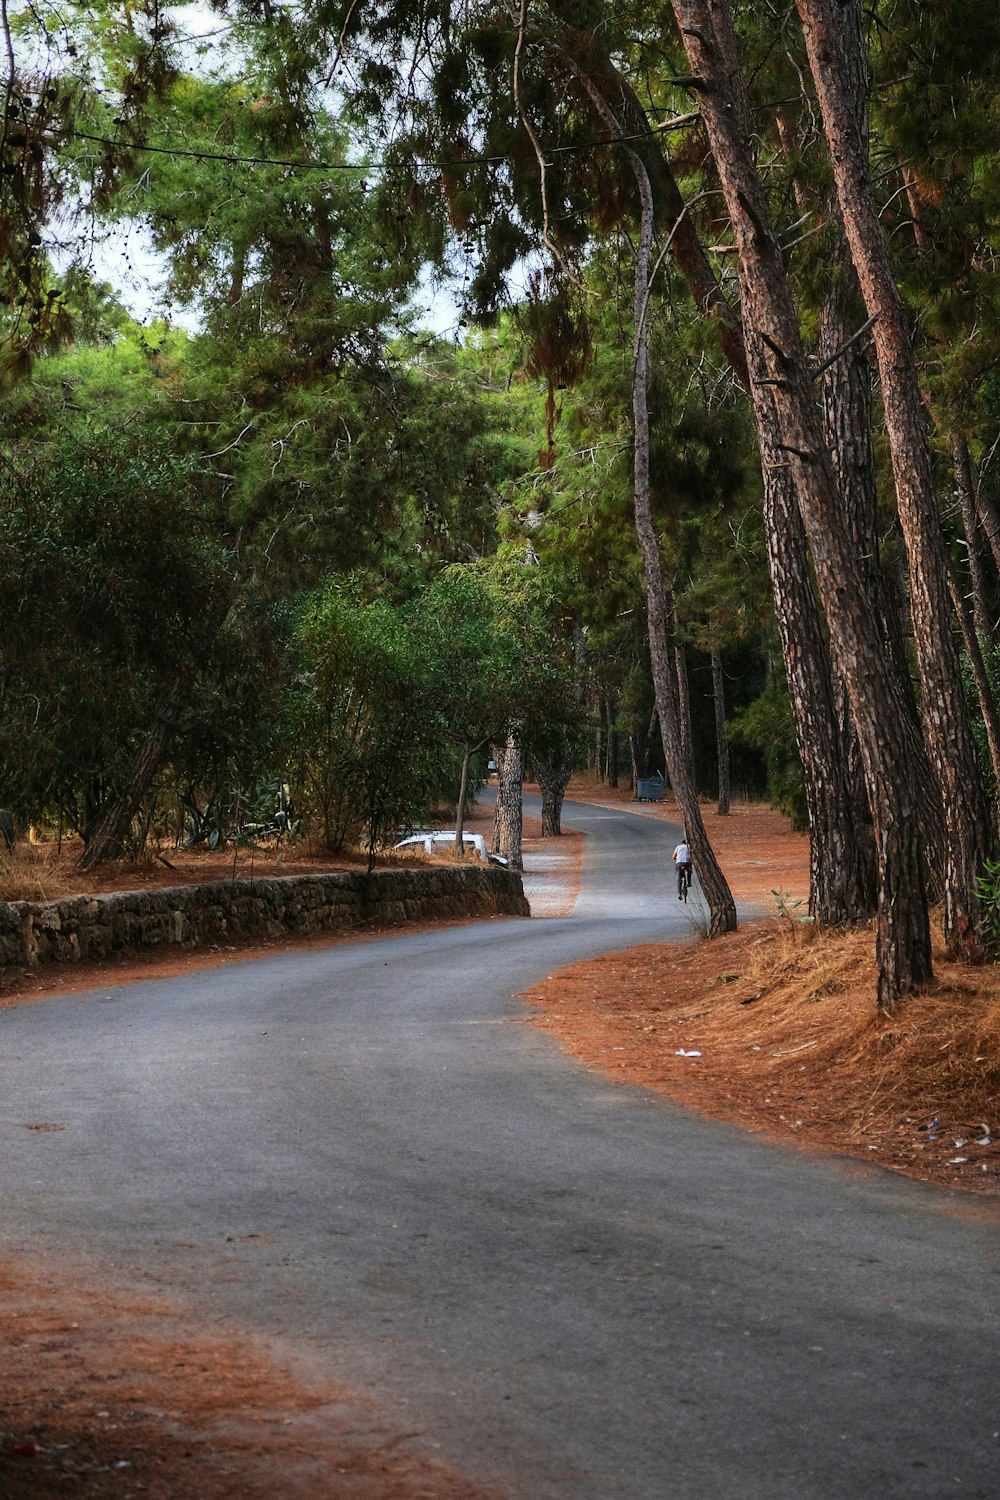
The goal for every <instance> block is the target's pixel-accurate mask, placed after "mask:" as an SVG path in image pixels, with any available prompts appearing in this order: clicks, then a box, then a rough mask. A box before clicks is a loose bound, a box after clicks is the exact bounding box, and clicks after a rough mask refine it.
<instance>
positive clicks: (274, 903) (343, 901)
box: [0, 865, 530, 976]
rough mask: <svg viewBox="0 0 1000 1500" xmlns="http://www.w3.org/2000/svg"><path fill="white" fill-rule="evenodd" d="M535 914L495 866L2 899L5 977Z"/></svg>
mask: <svg viewBox="0 0 1000 1500" xmlns="http://www.w3.org/2000/svg"><path fill="white" fill-rule="evenodd" d="M529 915H530V911H529V907H528V902H527V900H526V899H525V895H524V888H523V885H522V882H521V877H520V876H519V875H517V874H515V873H514V872H512V871H510V870H504V869H500V868H499V867H497V866H473V865H469V866H467V867H464V866H463V867H456V866H440V867H435V868H433V869H427V870H375V871H373V872H372V873H371V874H370V875H368V874H365V873H364V872H362V871H353V870H352V871H337V872H335V873H331V874H324V875H297V876H284V877H280V878H274V879H263V880H239V881H220V882H217V883H215V884H211V885H198V886H167V887H163V888H160V889H157V890H144V891H117V892H114V893H111V894H108V895H89V896H72V897H67V898H65V899H62V900H55V901H44V902H30V901H11V902H7V903H0V976H2V974H3V973H4V971H9V970H12V969H24V968H34V967H36V966H37V965H41V964H46V963H66V962H67V961H70V962H75V961H86V960H103V959H108V958H112V957H114V956H115V955H118V954H126V953H138V952H144V951H148V950H150V949H156V948H181V949H196V948H210V947H213V946H219V945H224V944H230V943H233V942H234V941H238V942H248V941H254V940H259V939H262V938H274V937H281V936H285V935H287V934H295V935H296V936H300V937H311V936H314V935H316V934H319V933H324V932H332V933H344V932H350V931H354V930H358V929H363V928H366V927H372V926H377V927H394V926H401V925H402V924H404V923H408V922H425V921H449V920H451V921H454V920H460V919H462V918H467V917H490V916H519V917H526V916H529Z"/></svg>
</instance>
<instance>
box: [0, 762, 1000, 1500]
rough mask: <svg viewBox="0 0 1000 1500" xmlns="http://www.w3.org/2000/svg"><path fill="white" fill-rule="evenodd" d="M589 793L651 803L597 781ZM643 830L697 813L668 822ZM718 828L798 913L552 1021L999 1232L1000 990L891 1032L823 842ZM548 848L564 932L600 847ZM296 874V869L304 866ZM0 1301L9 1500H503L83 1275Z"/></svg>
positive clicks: (260, 1348) (221, 957)
mask: <svg viewBox="0 0 1000 1500" xmlns="http://www.w3.org/2000/svg"><path fill="white" fill-rule="evenodd" d="M572 794H573V795H575V796H577V797H579V798H581V799H582V800H603V801H610V802H616V801H617V802H626V801H630V799H629V798H628V796H627V794H626V793H620V794H616V793H612V792H610V791H609V790H608V789H607V788H599V787H588V786H586V785H582V784H581V785H577V786H575V787H574V789H573V793H572ZM630 810H631V811H632V812H634V813H635V814H636V815H637V816H648V817H657V818H665V819H669V820H671V821H676V817H677V814H676V809H674V808H673V807H671V806H669V805H659V806H650V805H648V804H643V805H642V806H641V807H638V806H636V805H634V804H633V805H632V807H631V809H630ZM706 820H707V822H708V826H709V832H710V836H711V837H712V839H713V843H714V844H715V845H716V847H717V849H718V851H719V856H720V861H721V863H722V865H723V868H724V870H725V872H726V874H727V877H728V878H729V880H730V883H731V885H732V888H733V890H734V893H735V894H736V896H737V898H738V899H740V900H743V901H747V902H754V903H756V904H758V905H759V906H760V908H761V909H762V910H765V911H774V910H775V897H774V895H773V892H774V891H778V892H780V893H782V894H781V902H782V905H783V908H784V910H785V912H786V915H785V916H784V917H783V918H777V917H772V918H770V919H769V920H766V921H763V922H759V923H749V924H745V925H744V926H742V927H741V929H740V930H739V931H738V932H737V933H735V934H732V935H731V936H729V937H726V938H724V939H721V940H719V941H717V942H713V943H704V942H699V941H692V943H691V944H689V945H682V946H680V947H677V946H669V947H646V948H641V949H632V950H629V951H627V952H624V953H620V954H612V955H608V956H606V957H604V958H601V959H598V960H594V961H591V962H588V963H585V964H580V965H576V966H574V967H573V968H572V969H569V970H565V971H562V972H560V973H558V974H555V975H552V976H551V977H550V978H549V979H548V980H546V982H545V983H544V984H542V985H539V986H537V987H536V988H534V989H533V990H532V991H531V992H530V993H529V994H528V995H527V996H526V997H525V999H526V1001H527V1002H528V1004H529V1005H530V1006H531V1009H532V1015H533V1020H534V1023H535V1024H537V1025H539V1026H542V1027H544V1028H545V1029H546V1030H548V1031H550V1032H551V1033H552V1034H553V1035H555V1036H556V1037H557V1038H558V1040H559V1042H560V1044H561V1045H562V1046H564V1047H565V1048H566V1049H567V1050H568V1051H570V1052H572V1053H573V1054H574V1055H576V1056H578V1057H580V1058H581V1059H582V1060H584V1061H585V1062H587V1063H588V1064H589V1065H590V1066H594V1067H599V1068H600V1069H601V1070H602V1071H604V1072H606V1073H607V1074H608V1075H609V1076H611V1077H614V1078H617V1079H619V1080H621V1081H623V1082H630V1083H633V1082H634V1083H639V1084H643V1085H645V1086H648V1087H651V1088H654V1089H658V1090H661V1091H662V1092H664V1093H666V1094H669V1095H671V1096H672V1097H674V1098H677V1099H679V1100H681V1101H682V1102H684V1103H685V1104H687V1105H689V1106H690V1107H692V1108H694V1109H697V1110H699V1111H702V1112H704V1113H706V1114H709V1115H712V1116H714V1117H717V1118H724V1119H730V1120H734V1121H737V1122H738V1123H740V1124H742V1125H743V1126H745V1127H746V1128H748V1129H751V1130H755V1131H759V1132H763V1133H766V1134H768V1135H771V1136H773V1137H775V1138H778V1139H780V1140H781V1141H782V1142H783V1143H786V1144H788V1145H790V1146H793V1147H798V1148H800V1149H808V1150H832V1151H835V1152H838V1153H847V1154H850V1155H854V1156H856V1157H859V1158H860V1159H861V1160H862V1161H864V1162H865V1164H866V1167H868V1168H870V1166H871V1164H872V1163H873V1162H874V1163H877V1164H878V1165H880V1166H889V1167H891V1168H893V1169H894V1170H896V1171H903V1172H907V1173H909V1174H910V1175H913V1176H917V1177H922V1178H926V1179H928V1180H933V1181H937V1182H942V1183H947V1184H948V1185H949V1186H951V1187H955V1188H959V1189H962V1190H963V1191H961V1192H957V1193H956V1194H955V1200H954V1201H955V1204H956V1208H957V1209H958V1208H962V1209H963V1211H966V1212H977V1213H978V1212H987V1213H990V1214H994V1213H996V1212H997V1205H998V1202H1000V1175H998V1168H1000V1145H998V1146H993V1144H992V1141H989V1142H988V1143H987V1139H986V1138H987V1136H991V1135H992V1131H993V1129H996V1130H997V1132H998V1135H1000V1120H998V1119H997V1118H996V1116H995V1115H993V1116H992V1117H991V1111H996V1110H997V1109H998V1100H1000V1087H998V1085H1000V1077H998V1067H1000V979H998V978H996V977H995V976H994V971H993V970H992V969H991V970H979V971H968V970H957V969H955V968H953V967H951V966H949V965H947V964H946V963H945V961H944V959H943V955H938V961H937V976H938V977H937V981H936V984H935V986H934V988H933V989H932V990H931V991H930V992H928V993H927V994H925V995H923V996H921V997H919V998H918V999H916V1000H914V1001H912V1002H910V1003H909V1004H908V1005H906V1006H904V1007H901V1008H900V1013H899V1014H898V1015H897V1016H896V1017H894V1018H892V1020H891V1021H884V1020H883V1021H880V1020H878V1018H877V1017H876V1016H875V1013H874V1005H873V1001H872V995H873V973H872V963H871V947H872V938H871V934H870V933H861V934H851V935H846V936H840V937H834V938H827V939H824V940H823V941H822V942H819V941H817V940H816V935H815V932H814V929H813V928H812V926H811V924H808V923H805V922H802V921H800V920H798V917H799V916H800V915H801V910H802V909H801V907H798V906H796V902H799V901H803V900H804V898H805V895H806V885H807V842H806V839H805V838H804V836H802V835H796V834H792V833H790V832H789V831H788V829H787V826H786V824H785V822H784V820H783V819H782V818H780V816H779V815H777V814H775V813H773V812H771V811H770V810H768V809H766V808H760V807H737V808H735V809H734V811H733V813H732V814H731V816H730V817H728V818H723V819H719V818H716V817H715V816H714V815H713V813H712V811H711V809H709V808H706ZM528 834H529V837H528V840H527V842H526V854H527V863H528V868H529V874H528V878H527V881H526V885H527V887H528V890H529V896H530V898H531V899H532V901H533V909H534V910H535V911H536V914H538V915H552V916H558V915H563V914H564V913H566V912H567V911H568V910H569V909H570V908H571V906H572V901H573V899H574V895H575V890H576V887H577V884H578V880H579V871H580V865H581V859H582V839H581V837H580V836H579V835H575V834H570V835H568V836H567V837H565V838H564V839H561V840H559V841H558V844H557V846H556V849H555V850H553V848H552V844H553V841H551V840H549V841H546V844H545V845H543V844H542V843H541V841H538V840H537V837H536V835H537V828H534V827H531V828H529V829H528ZM289 863H290V862H289ZM160 868H161V869H162V874H160V872H159V871H158V870H155V869H153V870H152V871H151V873H150V874H149V875H148V877H145V878H148V880H150V881H157V882H160V883H163V884H167V883H171V881H173V880H174V879H176V877H177V870H176V868H175V869H174V870H167V869H165V868H163V867H162V866H161V867H160ZM206 868H207V866H206V865H204V864H199V865H198V866H197V870H203V869H206ZM285 872H286V873H294V870H293V869H291V868H289V867H288V864H286V865H285ZM133 873H134V872H133ZM258 873H260V870H258ZM196 876H197V871H196V870H193V871H192V872H191V878H196ZM102 878H104V879H111V880H112V881H115V880H117V882H118V883H120V880H121V877H120V874H116V875H112V876H110V877H109V876H104V877H102ZM197 878H206V877H205V876H204V875H201V876H197ZM692 918H693V920H694V921H696V920H697V907H695V908H693V910H692ZM313 941H316V942H320V941H322V942H326V943H329V942H330V941H332V940H331V939H320V940H313ZM278 946H279V944H277V943H270V944H266V945H258V946H256V947H255V948H253V949H246V950H241V951H240V952H236V951H235V950H234V951H229V952H220V953H214V954H199V955H196V956H195V955H180V956H174V957H173V958H170V959H167V960H164V959H163V958H161V957H151V958H149V959H147V960H129V961H121V962H119V963H117V964H115V965H113V966H110V967H109V968H108V967H105V968H97V967H94V968H90V969H88V970H84V968H83V966H79V965H77V966H73V967H72V968H67V969H66V970H65V971H63V972H59V973H56V972H54V971H52V970H48V971H46V973H45V975H44V977H43V976H40V975H34V976H30V977H29V976H22V979H23V985H22V987H21V990H20V993H19V994H9V995H8V996H7V997H6V999H5V1001H3V1002H0V1003H5V1004H20V1003H25V1002H26V1001H29V1000H37V1001H41V1000H43V999H44V997H45V996H46V995H53V994H64V993H66V992H67V990H68V989H83V988H88V987H91V986H96V985H99V984H106V983H123V982H128V981H129V980H131V979H138V978H146V977H152V975H153V974H160V973H165V972H171V971H176V970H177V969H183V968H188V967H190V966H192V965H195V964H198V965H203V964H209V963H210V964H218V963H229V962H238V961H240V959H241V958H243V957H248V956H251V954H253V953H259V952H274V951H275V949H276V947H278ZM42 1123H43V1122H42ZM932 1125H933V1128H932ZM36 1126H37V1127H38V1128H42V1124H41V1123H40V1122H24V1127H25V1128H35V1127H36ZM956 1142H961V1143H962V1144H961V1145H958V1144H956ZM984 1167H985V1168H986V1170H985V1171H984V1170H983V1168H984ZM0 1284H2V1286H3V1297H2V1304H0V1360H2V1362H3V1363H2V1368H3V1372H4V1378H3V1383H2V1386H0V1493H2V1494H3V1495H4V1496H5V1497H6V1500H52V1497H55V1496H57V1495H58V1496H63V1495H66V1494H72V1495H78V1496H85V1497H90V1496H94V1497H107V1500H126V1497H130V1496H152V1497H154V1500H182V1497H183V1500H188V1497H192V1500H238V1497H247V1500H254V1497H256V1496H260V1497H261V1500H263V1497H265V1496H267V1497H272V1496H275V1495H280V1496H282V1497H303V1500H320V1497H323V1500H328V1497H333V1500H338V1497H344V1500H354V1497H364V1500H369V1497H370V1500H403V1497H406V1500H414V1497H426V1500H459V1497H461V1500H489V1491H487V1490H484V1489H482V1488H477V1486H476V1485H475V1484H474V1483H472V1482H470V1481H469V1480H468V1478H466V1477H465V1476H460V1475H456V1474H453V1473H451V1472H449V1471H448V1470H446V1469H445V1468H443V1467H442V1466H440V1465H437V1464H436V1463H435V1462H434V1460H433V1457H429V1456H428V1453H429V1450H428V1448H427V1446H426V1441H425V1440H426V1435H424V1434H420V1433H413V1432H410V1431H407V1430H405V1429H404V1428H402V1427H401V1426H396V1425H394V1424H393V1421H392V1419H391V1414H386V1413H384V1412H381V1413H380V1412H376V1411H373V1410H372V1409H371V1408H370V1407H369V1406H367V1405H366V1403H365V1402H364V1401H363V1400H361V1399H360V1398H359V1397H358V1396H357V1394H356V1393H354V1392H351V1391H349V1390H343V1389H334V1388H332V1387H331V1386H329V1385H328V1384H320V1383H317V1382H315V1381H314V1380H312V1379H311V1378H310V1377H309V1376H308V1374H307V1373H305V1372H304V1371H303V1370H301V1369H300V1368H298V1367H297V1366H296V1364H295V1359H294V1355H293V1354H292V1353H290V1351H288V1350H282V1349H278V1348H274V1347H272V1346H270V1345H267V1344H264V1343H263V1342H261V1341H259V1340H252V1339H250V1338H247V1339H243V1340H241V1339H239V1338H236V1337H232V1338H229V1339H221V1338H218V1337H216V1336H214V1335H211V1334H207V1333H206V1332H205V1330H204V1329H202V1328H200V1327H198V1326H193V1325H192V1324H191V1323H190V1321H189V1320H188V1319H186V1318H185V1316H184V1315H183V1313H182V1312H181V1311H180V1310H179V1309H178V1308H177V1307H174V1306H172V1305H170V1304H169V1303H168V1302H167V1301H165V1300H162V1299H153V1298H150V1299H145V1298H143V1299H139V1298H136V1297H134V1296H126V1295H124V1294H122V1295H115V1294H113V1293H109V1292H108V1291H98V1290H97V1289H96V1279H95V1278H92V1277H91V1278H88V1275H87V1273H86V1269H85V1268H81V1267H78V1266H69V1265H62V1264H56V1263H49V1264H44V1265H43V1264H38V1263H33V1264H31V1265H26V1264H24V1263H23V1262H21V1263H19V1264H17V1265H11V1264H6V1265H0Z"/></svg>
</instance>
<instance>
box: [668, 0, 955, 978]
mask: <svg viewBox="0 0 1000 1500" xmlns="http://www.w3.org/2000/svg"><path fill="white" fill-rule="evenodd" d="M673 8H674V12H675V14H676V17H677V22H678V25H679V27H680V30H681V34H682V37H683V40H684V44H685V47H686V49H687V54H688V59H689V62H690V65H691V71H692V72H693V73H694V74H696V75H697V77H698V79H699V84H698V88H699V97H700V105H701V116H702V121H703V123H704V125H705V129H706V131H707V133H708V139H709V144H710V147H711V150H712V155H713V158H714V161H715V166H716V170H717V172H718V175H719V181H720V185H721V188H722V192H723V194H724V196H725V200H726V205H727V208H728V210H729V216H730V219H731V221H732V225H733V231H734V234H735V237H736V245H737V251H738V257H739V280H740V296H741V301H742V306H743V328H744V333H745V338H746V350H747V364H748V368H749V372H750V377H751V380H750V388H751V391H752V393H753V401H754V410H755V415H756V418H757V424H758V431H759V432H760V434H761V446H762V451H763V452H764V454H765V462H766V461H767V458H768V456H769V455H770V454H773V453H774V452H775V450H776V449H777V450H779V451H780V452H781V454H782V457H781V459H780V460H776V459H772V462H775V461H777V462H782V463H783V464H785V465H787V472H788V473H789V474H790V476H791V478H792V480H793V482H794V485H795V491H796V495H797V498H798V503H799V508H800V511H801V515H802V521H803V524H804V527H805V530H806V533H807V536H808V540H809V545H810V548H811V551H812V555H813V560H814V563H815V568H816V577H817V580H818V583H819V587H820V590H821V595H822V600H823V604H824V606H825V609H826V614H827V619H828V622H829V626H830V633H831V639H832V642H833V646H834V650H835V653H836V656H837V659H838V660H839V661H841V662H842V663H843V664H844V665H845V669H846V670H847V671H848V673H849V675H848V678H847V684H848V691H849V693H850V698H851V708H852V711H853V714H854V718H855V722H856V724H857V729H858V738H859V743H860V746H861V753H862V757H863V761H864V767H865V778H866V783H867V786H868V794H869V802H870V805H871V808H872V813H873V819H874V824H875V837H876V842H877V848H878V876H879V910H878V931H877V942H876V956H877V965H878V996H877V999H878V1004H879V1005H880V1006H881V1007H883V1008H891V1007H892V1006H893V1005H894V1004H895V1002H896V1001H897V999H898V998H899V997H900V996H901V995H903V994H906V993H907V992H908V991H910V990H912V989H914V988H915V987H917V986H918V985H921V984H923V983H925V982H926V981H927V980H929V979H930V977H931V972H932V970H931V944H930V923H929V920H928V914H927V902H926V896H925V891H924V884H923V871H922V865H921V850H920V838H919V832H918V826H917V817H916V806H915V803H914V799H913V797H912V795H911V793H910V790H909V781H908V777H907V774H906V767H905V766H902V765H901V764H900V756H901V754H902V751H903V747H904V746H905V743H906V736H905V705H904V703H903V700H902V693H901V690H900V687H899V684H898V681H897V680H896V679H895V677H894V675H893V674H892V673H891V672H890V671H889V669H888V667H887V664H886V662H885V658H884V655H883V651H882V642H881V639H880V633H879V631H878V627H877V624H876V622H875V621H874V620H873V618H872V613H871V609H870V606H869V604H868V601H867V600H866V597H865V588H864V578H863V574H862V570H861V567H860V565H859V562H858V559H857V556H856V554H855V551H854V548H853V546H852V545H851V541H850V537H849V535H848V532H847V528H846V527H845V525H844V522H843V519H842V516H841V514H840V501H839V496H838V493H837V486H836V481H835V479H834V475H833V472H832V469H831V466H830V460H829V455H828V454H827V452H826V448H825V445H824V442H823V438H822V434H821V431H820V425H819V417H818V412H817V409H816V403H815V397H814V392H813V387H812V377H811V373H810V371H809V368H808V366H807V363H806V358H805V350H804V348H803V345H802V340H801V335H800V331H799V326H798V318H797V315H796V312H795V308H794V305H793V303H792V298H791V293H790V291H789V287H788V282H787V278H786V275H785V270H784V263H783V260H782V256H781V251H780V247H779V245H778V242H777V239H776V237H775V235H774V231H773V229H772V227H771V225H770V222H769V218H768V213H767V207H766V202H765V198H764V193H763V190H762V187H761V183H760V179H759V176H758V174H757V169H756V165H755V163H754V160H753V156H752V153H751V142H752V140H753V128H752V122H751V117H750V110H749V105H748V102H747V98H746V94H745V91H744V89H743V84H742V78H741V74H740V64H739V57H738V54H737V51H736V43H735V38H734V35H733V30H732V20H731V17H730V13H729V7H728V4H727V0H673Z"/></svg>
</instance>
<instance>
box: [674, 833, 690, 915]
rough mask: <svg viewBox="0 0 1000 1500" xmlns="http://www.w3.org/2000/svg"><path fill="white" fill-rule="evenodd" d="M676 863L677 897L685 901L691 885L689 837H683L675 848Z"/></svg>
mask: <svg viewBox="0 0 1000 1500" xmlns="http://www.w3.org/2000/svg"><path fill="white" fill-rule="evenodd" d="M674 864H675V865H676V867H677V899H678V901H683V900H684V897H685V896H686V895H687V893H688V890H689V889H690V886H691V872H692V869H693V866H692V863H691V850H690V849H689V848H688V843H687V839H686V838H684V837H683V836H682V837H681V841H680V843H679V844H678V845H677V848H676V849H675V850H674Z"/></svg>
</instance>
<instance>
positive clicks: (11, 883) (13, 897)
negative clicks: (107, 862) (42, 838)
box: [0, 844, 79, 901]
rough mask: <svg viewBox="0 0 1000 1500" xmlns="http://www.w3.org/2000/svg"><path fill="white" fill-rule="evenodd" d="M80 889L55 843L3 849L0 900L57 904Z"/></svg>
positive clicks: (1, 852)
mask: <svg viewBox="0 0 1000 1500" xmlns="http://www.w3.org/2000/svg"><path fill="white" fill-rule="evenodd" d="M78 889H79V878H78V877H77V876H74V874H73V873H72V872H71V870H70V869H69V868H68V867H67V863H66V861H65V859H64V858H63V857H62V855H61V854H60V852H59V851H58V850H57V848H56V846H55V845H54V844H15V845H14V847H13V849H9V850H8V849H3V850H0V901H55V900H56V899H57V898H58V897H60V896H69V895H72V894H73V893H74V892H75V891H76V890H78Z"/></svg>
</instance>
